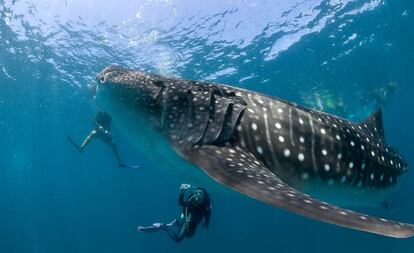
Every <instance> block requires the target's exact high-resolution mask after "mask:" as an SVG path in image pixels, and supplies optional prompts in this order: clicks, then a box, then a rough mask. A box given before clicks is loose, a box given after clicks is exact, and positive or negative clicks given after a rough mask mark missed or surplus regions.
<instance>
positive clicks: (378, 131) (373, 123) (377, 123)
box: [360, 109, 384, 141]
mask: <svg viewBox="0 0 414 253" xmlns="http://www.w3.org/2000/svg"><path fill="white" fill-rule="evenodd" d="M360 126H361V127H362V128H363V129H365V131H366V132H367V133H368V134H369V135H371V134H372V135H373V136H375V137H377V138H379V139H381V140H382V141H384V127H383V123H382V111H381V109H378V110H376V111H375V112H373V113H372V114H371V115H369V116H368V118H366V119H365V120H363V121H362V122H361V123H360Z"/></svg>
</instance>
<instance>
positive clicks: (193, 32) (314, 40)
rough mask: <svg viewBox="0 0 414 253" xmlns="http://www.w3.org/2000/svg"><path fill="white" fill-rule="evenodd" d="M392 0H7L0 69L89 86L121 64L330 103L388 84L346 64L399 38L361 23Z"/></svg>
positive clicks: (12, 75)
mask: <svg viewBox="0 0 414 253" xmlns="http://www.w3.org/2000/svg"><path fill="white" fill-rule="evenodd" d="M387 5H389V3H388V2H385V1H380V0H370V1H362V0H360V1H358V0H325V1H322V0H301V1H297V0H291V1H190V0H182V1H169V0H162V1H161V0H158V1H150V0H148V1H131V0H125V1H105V3H104V4H103V3H102V1H81V0H77V1H70V2H69V1H41V0H39V1H15V3H14V4H11V1H6V4H5V5H3V6H2V7H0V8H1V9H0V10H1V15H2V18H1V30H0V31H1V37H2V39H1V41H0V43H1V44H0V47H1V52H0V56H1V58H0V64H1V71H0V75H1V76H2V77H3V78H5V79H8V80H9V81H16V82H18V79H19V78H20V77H23V76H24V77H25V78H27V77H32V78H34V79H43V80H49V81H53V82H58V83H59V85H63V84H65V83H66V84H68V85H76V86H79V87H80V88H82V87H85V86H86V85H92V84H93V83H94V82H95V81H94V75H95V73H96V72H97V71H99V70H100V69H102V68H103V67H105V66H106V65H108V64H110V63H116V64H120V65H125V66H128V67H131V68H140V69H144V70H149V71H156V72H159V73H162V74H166V75H178V76H182V77H186V78H192V79H204V80H210V81H218V82H226V83H232V84H236V85H238V86H242V87H246V88H251V89H255V90H260V91H264V92H267V93H270V94H272V95H278V96H282V97H286V98H288V99H294V100H296V101H297V102H304V103H306V104H308V105H311V106H313V107H316V108H319V109H327V110H328V111H329V110H331V108H329V107H326V106H325V105H324V103H325V101H324V100H321V99H320V97H321V95H320V94H319V93H321V94H322V93H323V94H326V93H335V90H336V89H339V90H341V89H342V90H343V89H344V88H345V87H348V86H349V85H359V87H360V88H361V89H363V87H364V86H365V85H366V83H369V84H370V85H372V84H373V83H374V84H378V85H382V84H383V83H384V81H383V79H384V78H382V77H379V78H380V80H382V82H383V83H375V82H376V80H375V78H372V77H371V78H368V79H369V80H366V78H365V79H364V78H362V79H361V78H360V73H356V74H355V76H354V77H349V72H352V70H348V71H346V70H344V68H343V64H344V62H347V61H350V59H351V60H352V59H353V58H352V54H353V52H354V51H357V50H358V49H359V48H365V49H366V48H369V47H374V48H376V50H384V49H387V47H388V48H389V47H392V43H391V42H389V41H387V40H388V38H380V39H378V38H377V37H378V35H381V34H380V33H381V30H382V29H383V28H384V27H385V26H386V25H387V23H386V22H379V23H374V24H372V23H371V24H370V26H367V27H366V28H370V29H360V28H363V27H362V26H366V24H365V23H364V22H367V21H364V18H365V19H367V18H369V19H371V22H376V21H378V20H376V19H375V15H376V13H378V12H381V11H383V9H384V8H386V7H387ZM408 14H409V12H407V11H406V12H405V13H398V14H397V15H398V16H397V18H401V19H403V18H404V15H408ZM361 20H362V21H361ZM350 55H351V56H350ZM354 55H355V54H354ZM344 58H345V59H344ZM359 60H360V61H361V59H359ZM370 64H372V63H370ZM22 66H25V67H24V69H22ZM22 72H23V74H22ZM371 79H372V80H371ZM389 81H393V80H389ZM334 85H335V87H334V88H333V86H334ZM327 89H328V91H326V90H327ZM309 92H312V94H316V95H309ZM292 94H293V95H292ZM299 96H300V97H299ZM328 96H333V95H332V94H331V95H328ZM336 96H341V97H340V99H342V100H344V99H345V100H347V99H348V98H346V96H343V95H341V94H339V95H336ZM322 97H323V95H322ZM332 99H335V97H333V98H332ZM321 101H322V102H321ZM321 103H322V104H321ZM335 109H336V108H333V109H332V110H335ZM348 116H349V115H348Z"/></svg>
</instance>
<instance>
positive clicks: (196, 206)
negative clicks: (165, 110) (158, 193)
mask: <svg viewBox="0 0 414 253" xmlns="http://www.w3.org/2000/svg"><path fill="white" fill-rule="evenodd" d="M178 204H180V205H181V206H182V207H183V211H182V213H181V215H180V217H179V218H178V219H175V220H173V221H172V222H170V223H167V224H164V223H154V224H153V225H152V226H148V227H143V226H139V227H138V228H137V230H138V231H139V232H155V231H159V230H164V231H165V232H166V233H167V234H168V235H169V236H170V237H171V239H173V240H174V241H175V242H181V241H182V240H183V239H184V238H189V237H191V236H193V235H194V233H195V231H196V228H197V226H198V224H199V223H200V222H201V221H202V219H203V218H204V226H205V228H208V225H209V222H210V215H211V209H212V205H211V201H210V197H209V194H208V193H207V191H206V190H204V189H203V188H200V187H195V186H191V185H189V184H181V186H180V194H179V198H178Z"/></svg>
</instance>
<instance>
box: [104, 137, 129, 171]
mask: <svg viewBox="0 0 414 253" xmlns="http://www.w3.org/2000/svg"><path fill="white" fill-rule="evenodd" d="M103 141H104V142H105V143H106V144H107V145H108V146H109V147H111V149H112V152H113V153H114V156H115V158H116V161H117V162H118V166H119V167H125V164H124V163H123V162H122V161H121V156H120V155H119V151H118V147H117V146H116V144H115V142H113V140H112V138H111V137H109V136H108V137H106V139H104V140H103Z"/></svg>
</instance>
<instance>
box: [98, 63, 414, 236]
mask: <svg viewBox="0 0 414 253" xmlns="http://www.w3.org/2000/svg"><path fill="white" fill-rule="evenodd" d="M97 80H98V81H99V83H100V84H99V87H98V97H100V100H101V103H102V104H103V105H105V106H106V108H105V109H108V110H110V113H112V114H119V115H118V116H119V118H120V119H121V120H124V122H128V123H126V125H127V126H126V127H127V128H128V127H129V128H130V129H133V128H135V129H138V130H135V131H138V132H139V134H140V136H141V137H142V139H143V141H142V144H141V146H143V148H142V150H145V147H144V146H145V145H150V144H148V143H150V142H152V143H155V144H154V145H158V146H157V147H155V146H153V147H152V148H151V150H148V152H147V154H148V155H149V156H151V155H152V156H153V159H155V160H156V159H158V160H159V161H160V162H161V160H162V159H160V158H157V157H158V156H159V155H162V153H163V152H164V153H165V154H164V155H165V157H167V156H171V154H173V155H172V156H175V157H176V158H175V159H176V160H177V161H178V160H179V161H182V162H183V163H186V164H192V165H195V166H197V167H199V168H201V169H202V170H203V171H204V172H205V173H206V174H207V175H209V176H210V177H211V178H213V179H214V180H216V181H217V182H219V183H221V184H223V185H225V186H227V187H229V188H231V189H233V190H235V191H237V192H240V193H242V194H245V195H247V196H249V197H252V198H254V199H257V200H259V201H262V202H265V203H267V204H270V205H273V206H276V207H280V208H283V209H286V210H288V211H292V212H295V213H297V214H301V215H304V216H306V217H310V218H313V219H317V220H320V221H325V222H328V223H332V224H336V225H339V226H344V227H348V228H353V229H357V230H362V231H366V232H371V233H376V234H381V235H385V236H390V237H397V238H407V237H411V236H413V235H414V226H413V225H411V224H406V223H400V222H395V221H390V220H386V219H383V218H376V217H373V216H369V215H366V214H362V213H357V212H354V211H351V210H348V209H344V208H340V207H338V206H335V205H332V204H328V203H326V202H324V201H326V200H329V202H334V203H341V200H345V201H343V203H345V204H346V203H349V202H357V203H358V204H361V203H362V204H363V203H365V202H367V203H368V202H370V201H371V202H372V201H373V202H376V203H380V202H381V201H383V200H384V199H385V197H386V195H388V194H389V193H390V192H391V191H392V190H393V189H394V188H395V187H396V186H397V185H398V183H399V180H400V177H401V176H402V175H403V174H404V173H405V172H406V171H407V163H406V162H405V161H404V159H403V158H402V157H401V156H400V155H399V154H398V153H396V152H395V151H393V149H392V148H391V147H389V146H387V145H386V144H385V141H384V131H383V127H382V113H381V111H380V110H378V111H376V112H375V113H373V114H372V115H371V116H369V117H368V118H367V119H366V120H365V121H363V122H361V123H353V122H350V121H348V120H345V119H341V118H339V117H336V116H333V115H330V114H326V113H323V112H319V111H314V110H310V109H307V108H304V107H301V106H299V105H296V104H294V103H290V102H287V101H283V100H280V99H278V98H274V97H271V96H268V95H264V94H260V93H257V92H254V91H249V90H244V89H240V88H236V87H232V86H227V85H222V84H211V83H205V82H197V81H191V80H183V79H178V78H172V77H163V76H160V75H156V74H150V73H145V72H140V71H134V70H128V69H124V68H121V67H118V66H109V67H107V68H105V69H104V70H102V71H101V72H100V73H99V74H98V75H97ZM115 107H116V108H117V109H116V110H115V109H114V108H115ZM111 108H112V110H111ZM155 136H157V137H155ZM154 139H156V140H154ZM171 150H172V151H173V152H171ZM179 166H181V165H177V166H176V167H179ZM318 199H321V200H318ZM322 200H324V201H322ZM331 200H332V201H331ZM351 204H354V203H351Z"/></svg>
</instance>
